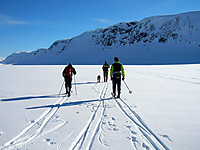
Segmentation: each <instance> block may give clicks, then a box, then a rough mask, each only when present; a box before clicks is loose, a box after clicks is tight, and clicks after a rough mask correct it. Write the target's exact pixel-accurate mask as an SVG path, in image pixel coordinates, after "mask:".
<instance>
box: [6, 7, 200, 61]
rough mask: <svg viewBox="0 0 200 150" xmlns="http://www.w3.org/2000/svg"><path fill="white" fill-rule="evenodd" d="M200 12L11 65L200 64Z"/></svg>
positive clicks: (91, 35)
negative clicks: (70, 63) (115, 62)
mask: <svg viewBox="0 0 200 150" xmlns="http://www.w3.org/2000/svg"><path fill="white" fill-rule="evenodd" d="M199 18H200V11H195V12H188V13H182V14H176V15H166V16H152V17H148V18H145V19H143V20H141V21H134V22H123V23H119V24H116V25H112V26H109V27H107V28H100V29H96V30H93V31H88V32H85V33H83V34H81V35H79V36H77V37H74V38H72V39H66V40H58V41H56V42H54V43H53V44H52V45H51V46H50V47H49V48H48V49H38V50H36V51H33V52H16V53H13V54H11V55H10V56H8V57H7V58H6V59H5V61H3V63H7V64H10V63H11V64H67V63H69V62H72V63H73V64H102V63H103V62H104V61H105V60H107V61H108V62H109V63H112V62H113V57H115V56H118V57H119V58H120V61H121V62H123V63H124V64H182V63H200V20H199Z"/></svg>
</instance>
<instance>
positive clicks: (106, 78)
mask: <svg viewBox="0 0 200 150" xmlns="http://www.w3.org/2000/svg"><path fill="white" fill-rule="evenodd" d="M105 80H106V82H108V71H106V72H105Z"/></svg>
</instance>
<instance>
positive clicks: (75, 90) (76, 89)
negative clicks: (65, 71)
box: [74, 76, 77, 95]
mask: <svg viewBox="0 0 200 150" xmlns="http://www.w3.org/2000/svg"><path fill="white" fill-rule="evenodd" d="M74 85H75V92H76V95H77V89H76V80H75V76H74Z"/></svg>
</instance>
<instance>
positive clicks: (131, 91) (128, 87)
mask: <svg viewBox="0 0 200 150" xmlns="http://www.w3.org/2000/svg"><path fill="white" fill-rule="evenodd" d="M123 81H124V80H123ZM124 84H125V85H126V87H127V89H128V90H129V93H130V94H132V91H131V90H130V89H129V87H128V85H127V84H126V82H125V81H124Z"/></svg>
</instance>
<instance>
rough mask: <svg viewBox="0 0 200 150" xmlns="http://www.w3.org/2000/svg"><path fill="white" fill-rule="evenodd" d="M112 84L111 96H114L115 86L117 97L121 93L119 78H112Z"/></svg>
mask: <svg viewBox="0 0 200 150" xmlns="http://www.w3.org/2000/svg"><path fill="white" fill-rule="evenodd" d="M112 83H113V94H116V86H117V91H118V96H120V93H121V77H118V78H115V77H114V78H113V79H112Z"/></svg>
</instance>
